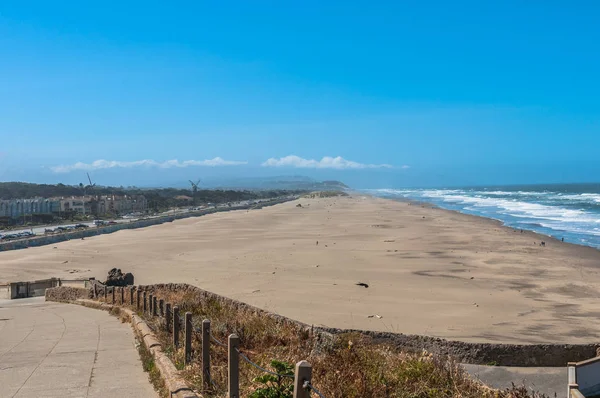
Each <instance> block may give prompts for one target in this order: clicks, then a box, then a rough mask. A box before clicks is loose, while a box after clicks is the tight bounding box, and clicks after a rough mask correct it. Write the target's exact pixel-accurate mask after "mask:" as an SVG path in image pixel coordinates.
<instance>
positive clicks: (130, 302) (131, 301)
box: [129, 286, 135, 307]
mask: <svg viewBox="0 0 600 398" xmlns="http://www.w3.org/2000/svg"><path fill="white" fill-rule="evenodd" d="M134 289H135V288H134V287H133V286H131V287H130V288H129V305H131V306H132V307H133V290H134Z"/></svg>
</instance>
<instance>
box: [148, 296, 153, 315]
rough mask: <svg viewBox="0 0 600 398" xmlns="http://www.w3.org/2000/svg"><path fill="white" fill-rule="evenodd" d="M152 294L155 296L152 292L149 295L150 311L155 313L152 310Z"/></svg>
mask: <svg viewBox="0 0 600 398" xmlns="http://www.w3.org/2000/svg"><path fill="white" fill-rule="evenodd" d="M152 296H153V294H152V293H150V295H149V296H148V311H149V312H150V315H152V314H154V313H153V312H152V301H153V300H152Z"/></svg>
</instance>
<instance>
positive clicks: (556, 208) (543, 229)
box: [368, 184, 600, 248]
mask: <svg viewBox="0 0 600 398" xmlns="http://www.w3.org/2000/svg"><path fill="white" fill-rule="evenodd" d="M368 191H369V193H370V194H372V195H376V196H380V197H384V198H390V199H398V198H404V199H412V200H418V201H422V202H429V203H432V204H435V205H437V206H439V207H441V208H445V209H451V210H457V211H459V212H462V213H467V214H474V215H478V216H483V217H488V218H493V219H496V220H500V221H502V222H503V223H504V224H505V225H507V226H510V227H513V228H517V229H526V230H531V231H535V232H538V233H542V234H544V235H548V236H553V237H555V238H557V239H561V238H564V239H565V241H566V242H571V243H576V244H580V245H586V246H592V247H596V248H600V184H566V185H530V186H512V187H511V186H503V187H485V188H484V187H481V188H453V189H374V190H368Z"/></svg>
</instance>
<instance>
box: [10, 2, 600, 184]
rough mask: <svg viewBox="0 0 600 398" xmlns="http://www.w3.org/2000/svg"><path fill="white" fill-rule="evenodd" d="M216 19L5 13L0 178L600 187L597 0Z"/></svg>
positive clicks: (225, 13) (300, 5)
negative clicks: (275, 178)
mask: <svg viewBox="0 0 600 398" xmlns="http://www.w3.org/2000/svg"><path fill="white" fill-rule="evenodd" d="M123 3H126V4H123ZM217 3H218V2H203V1H193V2H192V1H190V2H171V4H167V3H166V2H153V1H144V2H135V1H128V2H111V1H103V2H94V1H90V2H80V1H61V2H47V1H25V0H22V1H10V0H9V1H4V2H2V6H0V54H1V55H2V57H1V59H0V139H1V141H0V180H4V181H7V180H26V181H32V182H58V181H62V182H65V183H76V182H79V181H81V180H83V178H84V177H85V172H86V171H90V172H91V174H92V175H93V176H94V177H95V179H96V180H97V182H98V183H100V184H117V185H120V184H123V185H130V184H138V185H159V184H171V183H177V182H179V181H185V180H187V179H188V178H196V177H206V178H213V179H218V178H230V177H236V176H268V175H292V174H295V175H298V174H301V175H307V176H311V177H315V178H338V179H341V180H343V181H345V182H348V183H349V184H350V185H353V186H356V187H365V188H379V187H402V186H448V185H486V184H490V185H491V184H503V183H505V184H512V183H536V182H539V183H546V182H586V181H598V180H599V178H598V177H597V176H598V175H600V174H599V172H600V161H599V160H598V159H599V157H598V148H600V114H599V111H598V110H599V109H600V96H599V95H598V93H599V92H600V79H599V78H598V70H600V53H599V52H598V51H597V47H598V43H599V42H600V28H598V26H597V17H598V15H600V4H598V3H596V2H592V1H589V2H586V1H579V2H571V3H572V4H569V5H567V3H566V2H558V1H529V2H522V1H503V2H480V1H455V2H447V1H429V2H427V1H421V2H416V1H414V2H413V1H406V2H391V1H390V2H353V1H339V2H338V1H328V2H324V1H304V2H296V3H294V4H292V3H291V2H276V1H271V2H264V1H252V2H247V1H243V2H242V1H239V2H238V1H231V2H219V4H217ZM285 3H288V4H287V5H285ZM483 3H485V4H483ZM492 3H495V4H492ZM292 156H293V157H292ZM323 158H325V159H323ZM329 158H333V160H332V159H329ZM336 158H337V159H336ZM215 159H216V160H215ZM269 159H270V160H269ZM175 160H176V161H175ZM186 161H187V162H186Z"/></svg>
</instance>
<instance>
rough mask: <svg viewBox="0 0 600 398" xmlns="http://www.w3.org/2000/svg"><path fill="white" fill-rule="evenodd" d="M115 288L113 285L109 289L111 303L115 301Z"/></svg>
mask: <svg viewBox="0 0 600 398" xmlns="http://www.w3.org/2000/svg"><path fill="white" fill-rule="evenodd" d="M115 289H116V287H115V286H113V287H112V289H111V290H110V293H111V295H112V303H113V304H114V303H115Z"/></svg>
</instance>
